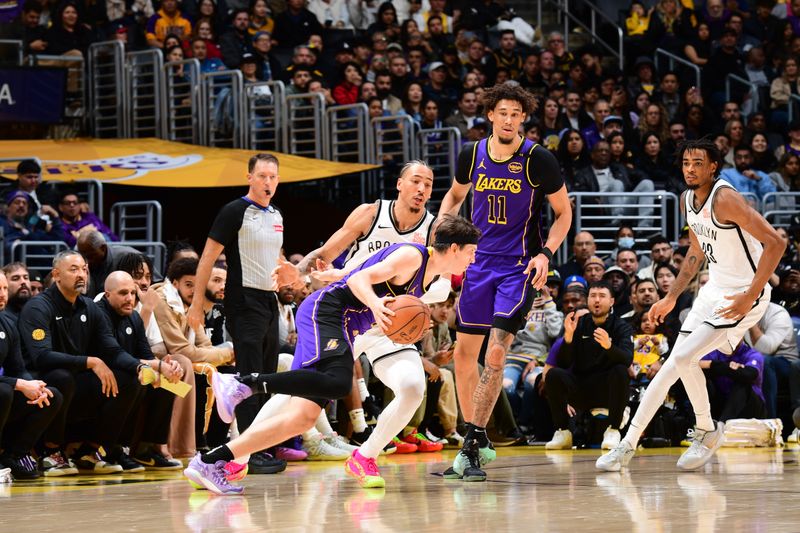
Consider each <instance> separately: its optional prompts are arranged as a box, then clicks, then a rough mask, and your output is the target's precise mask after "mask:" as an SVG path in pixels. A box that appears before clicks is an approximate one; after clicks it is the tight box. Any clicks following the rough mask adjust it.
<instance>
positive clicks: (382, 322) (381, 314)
mask: <svg viewBox="0 0 800 533" xmlns="http://www.w3.org/2000/svg"><path fill="white" fill-rule="evenodd" d="M393 300H394V298H393V297H391V296H384V297H383V298H378V299H377V300H376V301H375V303H374V304H373V305H370V306H369V307H370V309H371V310H372V314H373V315H374V316H375V323H376V324H377V325H378V328H380V330H381V331H382V332H383V333H386V332H387V331H389V326H391V325H392V319H391V317H393V316H394V311H392V310H391V309H389V308H388V307H386V304H387V303H389V302H391V301H393Z"/></svg>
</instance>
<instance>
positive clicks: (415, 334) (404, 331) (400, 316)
mask: <svg viewBox="0 0 800 533" xmlns="http://www.w3.org/2000/svg"><path fill="white" fill-rule="evenodd" d="M386 307H388V308H389V309H391V310H392V311H394V313H395V315H394V316H393V317H391V319H392V325H391V326H389V331H387V332H386V336H387V337H389V339H391V340H392V341H394V342H396V343H398V344H414V343H415V342H418V341H419V340H420V339H421V338H422V336H423V335H425V332H426V331H428V328H429V327H430V324H431V310H430V308H429V307H428V306H427V305H426V304H424V303H422V300H420V299H419V298H417V297H416V296H411V295H410V294H401V295H400V296H398V297H397V298H395V299H394V300H393V301H391V302H389V303H388V304H386Z"/></svg>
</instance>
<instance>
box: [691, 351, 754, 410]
mask: <svg viewBox="0 0 800 533" xmlns="http://www.w3.org/2000/svg"><path fill="white" fill-rule="evenodd" d="M699 365H700V368H701V369H703V370H704V371H705V374H706V375H707V376H709V377H710V378H711V379H709V380H708V381H707V382H706V386H707V387H708V392H709V394H708V396H709V400H710V401H711V414H712V416H713V417H714V419H715V420H720V421H722V422H727V421H728V420H730V419H732V418H764V417H765V416H766V414H767V410H766V408H765V407H764V394H763V393H762V392H761V381H762V376H763V372H764V356H763V355H761V354H760V353H758V351H756V350H754V349H753V348H751V347H749V346H748V345H747V344H745V343H744V341H739V345H738V346H737V347H736V349H735V350H734V351H733V353H732V354H725V353H722V352H720V351H719V350H714V351H713V352H711V353H710V354H708V355H706V356H705V357H703V358H702V359H701V360H700V362H699Z"/></svg>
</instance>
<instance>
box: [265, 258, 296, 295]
mask: <svg viewBox="0 0 800 533" xmlns="http://www.w3.org/2000/svg"><path fill="white" fill-rule="evenodd" d="M272 282H273V283H274V284H275V288H276V289H280V288H282V287H286V286H287V285H288V286H292V287H294V286H295V285H297V284H299V283H302V279H301V278H300V271H299V270H298V269H297V267H296V266H295V265H293V264H291V263H290V262H289V261H286V260H285V259H278V266H276V267H275V268H274V269H273V270H272Z"/></svg>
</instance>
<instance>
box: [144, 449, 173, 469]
mask: <svg viewBox="0 0 800 533" xmlns="http://www.w3.org/2000/svg"><path fill="white" fill-rule="evenodd" d="M133 460H134V461H136V462H137V463H139V464H140V465H143V466H144V467H145V468H146V469H147V470H180V469H181V468H183V463H181V462H180V461H178V460H177V459H167V458H166V457H164V456H163V455H161V454H160V453H158V452H157V451H154V450H150V451H149V452H146V453H140V454H138V455H137V456H136V457H134V458H133Z"/></svg>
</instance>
